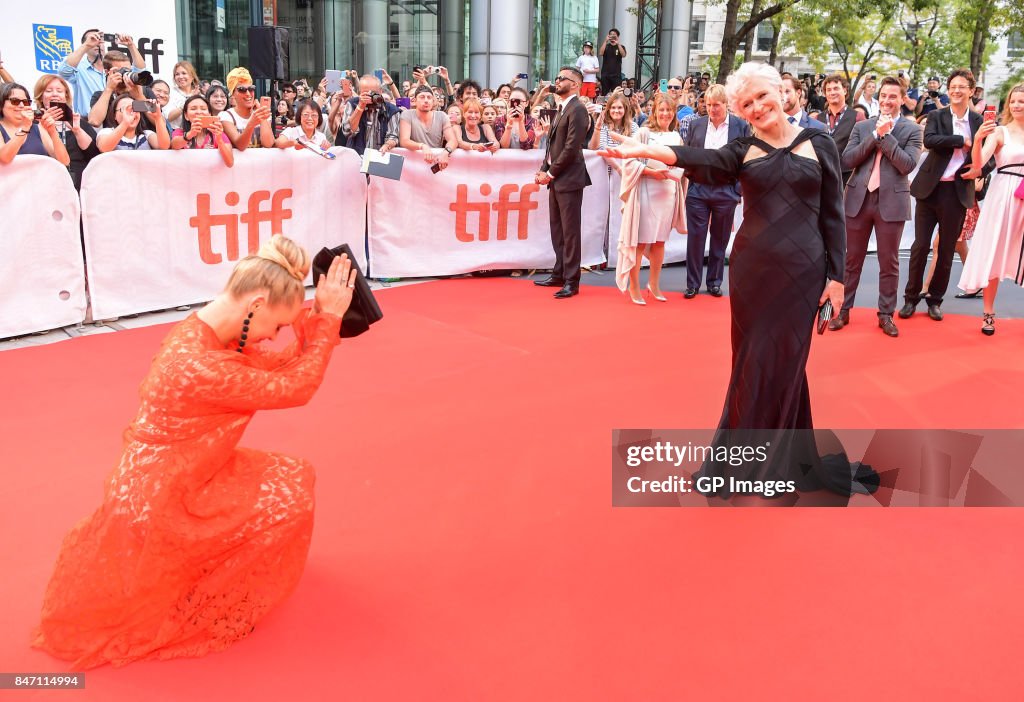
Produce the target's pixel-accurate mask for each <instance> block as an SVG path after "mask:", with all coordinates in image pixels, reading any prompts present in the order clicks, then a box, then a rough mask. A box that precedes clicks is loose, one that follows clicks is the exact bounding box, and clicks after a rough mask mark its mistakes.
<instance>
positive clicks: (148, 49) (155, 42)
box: [107, 37, 164, 73]
mask: <svg viewBox="0 0 1024 702" xmlns="http://www.w3.org/2000/svg"><path fill="white" fill-rule="evenodd" d="M163 43H164V40H163V39H150V38H148V37H141V38H140V39H139V41H138V42H136V44H135V47H136V48H137V49H138V50H139V54H141V55H142V58H143V60H145V59H146V57H147V56H148V57H149V60H147V61H146V68H147V69H148V70H149V71H150V72H152V73H159V72H160V57H161V56H163V55H164V50H163V49H161V48H160V46H161V45H163ZM107 48H108V49H110V50H117V51H123V52H124V53H125V54H127V55H128V56H131V53H129V51H128V47H127V46H121V45H120V44H118V43H117V42H116V41H112V42H110V46H109V47H107Z"/></svg>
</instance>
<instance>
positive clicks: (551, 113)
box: [540, 109, 558, 122]
mask: <svg viewBox="0 0 1024 702" xmlns="http://www.w3.org/2000/svg"><path fill="white" fill-rule="evenodd" d="M540 116H541V119H544V118H545V117H546V118H547V119H548V121H550V122H554V121H555V117H557V116H558V110H551V109H543V110H541V111H540Z"/></svg>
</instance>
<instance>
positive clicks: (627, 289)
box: [622, 288, 647, 305]
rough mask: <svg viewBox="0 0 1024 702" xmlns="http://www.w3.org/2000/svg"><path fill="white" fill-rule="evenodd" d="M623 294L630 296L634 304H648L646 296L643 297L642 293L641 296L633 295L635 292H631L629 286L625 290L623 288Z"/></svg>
mask: <svg viewBox="0 0 1024 702" xmlns="http://www.w3.org/2000/svg"><path fill="white" fill-rule="evenodd" d="M622 294H623V295H626V296H627V297H629V301H630V302H632V303H633V304H634V305H646V304H647V301H646V300H644V297H643V295H642V294H641V295H640V297H639V298H636V297H633V293H632V292H630V290H629V288H626V289H625V290H623V291H622Z"/></svg>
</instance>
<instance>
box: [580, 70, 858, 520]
mask: <svg viewBox="0 0 1024 702" xmlns="http://www.w3.org/2000/svg"><path fill="white" fill-rule="evenodd" d="M726 91H727V93H728V95H729V98H730V108H731V110H732V112H733V113H734V114H738V115H739V116H740V117H743V118H744V119H746V120H747V121H749V122H750V123H751V126H752V127H753V131H754V135H755V136H751V137H745V138H742V139H737V140H735V141H733V142H730V143H729V144H726V145H725V146H724V147H722V148H721V149H701V148H691V147H665V146H657V145H650V144H648V145H642V144H639V143H638V142H635V141H633V140H631V139H629V138H628V137H621V138H620V136H619V135H616V136H615V140H616V141H618V142H620V146H618V147H616V148H610V149H607V150H606V151H602V152H599V153H601V154H602V155H605V156H610V157H618V158H654V159H657V160H659V161H663V162H664V163H666V164H668V165H675V166H683V167H685V168H686V174H687V176H688V177H689V178H691V179H692V180H695V181H697V182H699V183H707V184H712V185H717V184H723V183H730V182H733V180H734V179H736V178H738V179H739V181H740V184H741V186H742V188H743V205H744V206H743V224H742V225H741V227H740V229H739V231H738V232H737V234H736V240H735V242H734V244H733V249H732V254H731V256H730V259H729V306H730V310H731V313H732V375H731V377H730V380H729V389H728V393H727V395H726V398H725V408H724V410H723V412H722V419H721V422H720V423H719V426H718V432H717V434H716V436H715V439H714V441H713V442H712V445H713V446H730V447H731V446H761V445H767V450H766V456H767V458H766V460H763V461H759V462H747V463H745V464H744V465H743V466H742V467H738V468H737V467H735V466H730V465H729V464H727V463H718V462H706V463H705V464H704V466H703V467H702V468H701V470H700V471H699V472H698V474H697V476H696V477H700V476H708V477H714V476H719V477H725V478H726V480H725V483H724V486H722V487H721V488H719V489H718V490H716V491H715V492H716V493H717V494H719V495H720V496H723V497H728V496H729V494H730V492H734V493H735V492H736V491H735V490H733V491H730V485H732V484H733V483H732V482H731V481H730V480H729V479H728V478H735V479H737V480H744V481H762V482H764V481H776V480H782V481H788V480H792V481H793V483H794V486H795V488H796V489H797V490H798V491H799V492H800V493H806V492H813V491H816V490H820V489H821V488H828V489H829V490H831V491H832V492H834V493H836V495H837V496H841V497H842V498H843V499H844V501H845V498H847V497H848V496H849V495H850V493H851V492H869V491H870V489H871V488H870V487H869V485H870V484H871V476H873V475H874V474H873V472H872V473H871V474H870V475H868V473H867V471H866V470H865V471H862V472H861V473H856V471H855V470H854V469H851V467H850V464H849V462H848V461H847V460H846V456H845V454H844V453H843V452H842V448H841V446H840V445H839V444H838V441H836V440H834V439H832V440H829V439H827V438H826V437H824V436H819V437H818V442H816V441H815V437H814V433H813V423H812V421H811V402H810V394H809V392H808V387H807V374H806V370H805V368H806V365H807V357H808V354H809V352H810V346H811V336H812V332H813V329H814V324H815V319H816V316H817V313H818V309H819V306H820V305H821V304H822V303H823V302H825V300H828V299H830V300H831V302H832V306H833V308H834V309H837V310H838V309H840V308H841V306H842V302H843V270H844V269H843V267H844V263H845V254H846V225H845V217H844V214H843V182H842V174H841V170H840V166H839V152H838V150H837V149H836V145H835V142H834V141H833V140H832V138H831V137H830V136H829V135H828V134H826V133H825V132H822V131H820V130H816V129H800V128H799V127H797V126H795V125H793V124H790V123H789V122H788V121H787V120H786V119H785V113H784V112H783V111H782V97H781V95H782V79H781V77H780V75H779V74H778V72H777V71H775V69H774V68H772V67H770V66H767V65H765V64H755V63H748V64H743V66H741V67H740V69H739V70H738V71H737V72H736V73H735V74H733V75H732V76H730V78H729V80H728V83H727V85H726ZM793 430H797V431H793ZM823 434H830V432H823ZM818 444H821V445H820V446H818ZM819 449H823V450H824V451H825V452H827V454H826V455H825V456H824V457H823V456H822V451H821V450H819ZM855 473H856V475H855ZM861 479H863V480H864V481H865V482H861ZM865 483H866V484H865ZM755 492H760V491H755ZM796 499H797V495H796V493H793V494H792V496H791V499H789V500H786V499H785V498H784V499H783V501H784V502H786V501H788V502H791V503H792V502H795V501H796ZM810 502H815V500H810ZM817 502H819V503H820V502H822V501H821V500H820V499H819V500H817ZM825 502H826V503H827V502H829V500H827V499H826V500H825ZM831 503H835V500H832V501H831Z"/></svg>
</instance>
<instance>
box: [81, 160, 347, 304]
mask: <svg viewBox="0 0 1024 702" xmlns="http://www.w3.org/2000/svg"><path fill="white" fill-rule="evenodd" d="M332 151H334V152H335V153H336V154H337V158H336V159H335V160H333V161H329V160H326V159H324V158H322V157H320V156H318V155H316V154H315V153H312V152H310V151H294V150H292V149H289V150H287V151H280V150H278V149H247V150H246V151H244V152H241V153H240V152H237V151H236V152H235V165H234V167H233V168H228V167H226V166H225V165H224V163H223V161H222V160H221V157H220V154H219V153H218V152H217V151H215V150H204V151H175V152H168V151H142V152H134V151H122V152H116V151H115V152H111V153H109V154H104V155H101V156H99V157H97V158H96V159H94V160H93V161H92V163H90V164H89V168H87V169H86V171H85V175H84V177H83V179H82V212H83V222H84V225H85V251H86V260H87V262H88V273H89V291H90V294H91V297H92V307H93V317H94V318H96V319H105V318H108V317H117V316H120V315H124V314H130V313H133V312H143V311H149V310H159V309H166V308H169V307H175V306H177V305H186V304H194V303H197V302H205V301H206V300H210V299H212V298H213V297H214V296H215V295H216V294H217V293H218V292H220V291H221V290H222V289H223V287H224V283H225V282H227V279H228V275H229V274H230V272H231V269H232V268H233V267H234V265H235V262H236V261H238V260H239V259H240V258H244V257H245V256H247V255H249V254H252V253H256V251H257V250H258V249H259V246H260V244H261V243H262V242H264V241H266V240H267V239H269V238H270V236H271V235H272V234H275V233H278V232H280V233H281V234H284V235H285V236H287V237H289V238H290V239H293V240H295V241H296V242H297V243H299V244H300V245H302V246H303V247H305V248H306V250H307V251H309V253H310V255H311V256H312V255H315V254H316V252H317V251H319V250H320V249H321V247H324V246H337V245H339V244H342V243H347V244H349V245H350V246H351V247H352V250H353V252H355V254H356V257H357V259H358V261H359V264H360V266H364V270H365V260H364V256H365V254H364V233H365V227H366V207H365V202H366V176H364V175H362V174H361V173H359V163H360V161H359V157H358V156H357V155H356V153H355V152H354V151H351V150H350V149H333V150H332ZM309 280H310V279H309V278H307V283H308V282H309Z"/></svg>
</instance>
